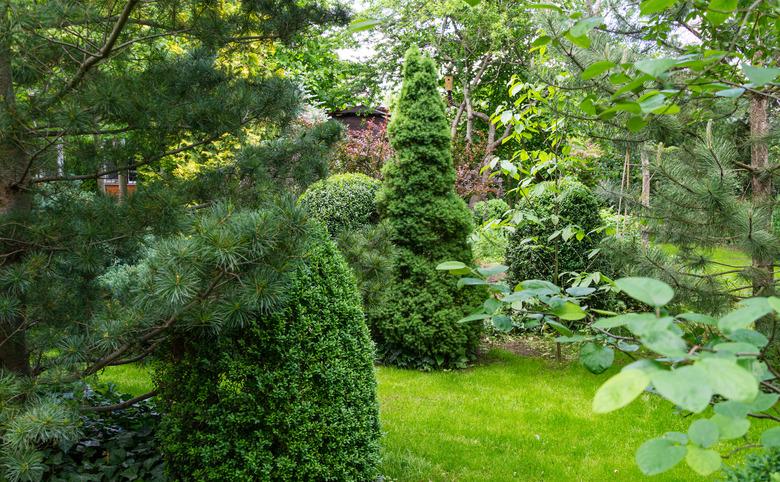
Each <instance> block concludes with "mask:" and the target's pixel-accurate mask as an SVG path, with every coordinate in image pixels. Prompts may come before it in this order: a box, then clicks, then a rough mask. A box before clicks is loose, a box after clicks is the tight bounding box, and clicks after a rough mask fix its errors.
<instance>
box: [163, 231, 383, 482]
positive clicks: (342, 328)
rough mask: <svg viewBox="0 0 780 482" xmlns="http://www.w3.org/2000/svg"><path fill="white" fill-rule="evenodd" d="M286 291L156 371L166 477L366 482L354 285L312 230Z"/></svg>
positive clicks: (368, 396) (368, 379)
mask: <svg viewBox="0 0 780 482" xmlns="http://www.w3.org/2000/svg"><path fill="white" fill-rule="evenodd" d="M287 293H288V295H289V296H288V298H287V301H286V302H285V303H284V304H283V305H282V306H281V308H278V309H275V310H273V312H270V313H267V314H265V315H261V316H258V317H257V318H256V319H253V320H251V321H248V322H247V323H246V324H245V325H244V326H243V327H242V328H240V329H238V330H236V331H235V332H234V333H232V334H223V336H220V337H219V338H215V337H209V336H205V337H203V338H200V339H197V338H196V339H190V340H187V343H184V347H185V348H182V349H180V350H176V349H175V347H174V349H173V353H174V356H173V357H172V359H171V360H170V361H169V362H167V363H164V364H163V366H162V367H161V369H160V370H159V371H158V372H157V373H156V377H155V380H156V384H157V386H158V387H159V389H160V395H161V397H160V398H161V400H162V402H161V409H162V411H163V413H164V418H163V423H162V424H161V426H160V430H159V432H160V440H161V444H162V449H163V453H164V455H165V457H166V461H167V466H168V471H169V475H170V476H172V478H174V479H177V480H220V481H221V480H340V481H341V480H344V481H353V480H354V481H364V480H373V479H375V478H376V476H377V464H378V461H379V437H380V432H379V419H378V404H377V399H376V380H375V378H374V368H373V357H374V350H373V344H372V343H371V340H370V338H369V334H368V330H367V329H366V325H365V323H364V321H363V313H362V311H361V308H360V300H359V298H358V293H357V290H356V288H355V281H354V279H353V277H352V275H351V274H350V273H349V271H348V268H347V266H346V263H345V262H344V260H343V258H342V257H341V255H340V254H339V252H338V250H337V249H336V246H335V245H334V244H333V242H332V241H330V240H329V239H327V237H326V235H325V233H324V232H322V233H320V234H319V235H317V236H315V237H314V241H312V242H311V243H310V245H309V246H308V247H307V248H306V254H305V259H304V261H303V262H302V263H301V264H300V265H299V267H298V269H297V270H296V272H295V274H294V275H293V276H292V277H291V280H290V282H289V286H288V289H287ZM177 352H178V353H177Z"/></svg>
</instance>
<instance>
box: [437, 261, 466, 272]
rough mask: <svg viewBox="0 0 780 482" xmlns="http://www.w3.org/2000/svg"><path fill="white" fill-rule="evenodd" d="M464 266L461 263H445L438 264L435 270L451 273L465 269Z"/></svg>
mask: <svg viewBox="0 0 780 482" xmlns="http://www.w3.org/2000/svg"><path fill="white" fill-rule="evenodd" d="M465 267H466V265H465V264H463V263H461V262H460V261H445V262H443V263H439V264H438V265H437V266H436V269H437V270H439V271H453V270H458V269H463V268H465Z"/></svg>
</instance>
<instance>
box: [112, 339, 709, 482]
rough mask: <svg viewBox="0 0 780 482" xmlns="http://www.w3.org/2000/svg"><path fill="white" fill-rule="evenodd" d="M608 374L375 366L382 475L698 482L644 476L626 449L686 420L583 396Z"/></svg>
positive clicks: (668, 409)
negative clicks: (607, 407)
mask: <svg viewBox="0 0 780 482" xmlns="http://www.w3.org/2000/svg"><path fill="white" fill-rule="evenodd" d="M614 372H615V369H613V370H612V371H610V372H608V373H605V374H602V375H598V376H596V375H592V374H590V373H588V372H587V371H586V370H585V369H584V368H582V367H581V366H579V365H578V364H577V363H565V364H559V363H557V362H555V361H552V360H545V359H538V358H525V357H519V356H516V355H513V354H510V353H508V352H506V351H503V350H492V351H491V352H490V353H489V354H488V356H487V357H486V359H485V360H484V361H483V363H481V364H480V365H479V366H476V367H474V368H470V369H468V370H462V371H451V372H436V373H423V372H418V371H410V370H399V369H394V368H387V367H380V368H378V369H377V377H378V379H379V398H380V403H381V417H382V430H383V432H384V437H383V441H382V446H383V465H382V473H383V474H384V476H385V480H396V481H505V480H510V481H511V480H518V481H528V482H534V481H550V482H562V481H588V482H590V481H595V482H601V481H608V480H609V481H637V480H648V481H649V480H652V481H697V480H706V479H704V478H702V477H698V476H696V475H695V474H693V473H692V472H691V471H690V470H688V469H687V468H686V467H685V464H684V463H682V464H681V466H680V467H677V468H675V469H674V470H672V471H670V472H668V473H666V474H662V475H659V476H655V477H652V478H647V477H644V476H643V475H641V474H640V472H639V471H638V469H637V468H636V465H635V463H634V452H635V451H636V448H637V447H639V445H641V444H642V443H643V442H644V441H645V440H647V439H649V438H652V437H656V436H659V435H661V434H663V433H664V432H666V431H672V430H677V431H682V432H685V431H686V430H687V426H688V424H689V423H690V421H691V420H690V419H687V420H686V419H683V418H681V417H679V416H677V415H675V413H674V409H673V407H672V406H671V405H670V404H668V403H666V402H664V401H663V400H661V399H660V398H658V397H655V396H652V395H650V394H643V395H641V396H640V398H639V399H638V400H637V401H635V402H634V403H632V404H631V405H629V406H628V407H626V408H623V409H621V410H619V411H617V412H614V413H613V414H610V415H595V414H593V412H592V411H591V400H592V399H593V394H594V393H595V392H596V389H597V388H598V387H599V385H600V384H601V383H602V382H603V381H604V380H606V379H607V378H608V377H609V376H610V375H611V374H613V373H614ZM102 379H103V380H105V381H109V380H110V381H112V382H114V383H115V384H116V385H117V387H118V388H119V389H120V390H122V391H126V392H129V393H132V394H140V393H144V392H145V391H148V390H150V389H151V382H150V380H149V375H148V371H147V369H146V368H144V367H137V366H135V367H122V368H119V367H112V368H110V369H108V370H106V371H105V372H104V373H103V375H102Z"/></svg>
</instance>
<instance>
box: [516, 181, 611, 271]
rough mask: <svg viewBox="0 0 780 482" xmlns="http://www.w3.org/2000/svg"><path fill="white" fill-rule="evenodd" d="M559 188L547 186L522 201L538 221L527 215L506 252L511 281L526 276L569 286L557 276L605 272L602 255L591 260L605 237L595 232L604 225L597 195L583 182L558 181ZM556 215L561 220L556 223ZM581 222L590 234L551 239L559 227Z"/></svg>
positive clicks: (523, 207)
mask: <svg viewBox="0 0 780 482" xmlns="http://www.w3.org/2000/svg"><path fill="white" fill-rule="evenodd" d="M559 188H560V189H558V190H556V189H555V188H554V185H552V184H546V185H545V186H543V189H537V190H535V191H534V192H532V193H531V194H529V195H528V196H527V197H526V198H524V199H523V201H521V202H520V203H519V204H518V206H517V208H518V209H520V210H521V211H525V212H528V213H531V214H533V215H534V216H535V217H536V218H538V221H536V220H531V219H528V217H526V220H524V221H523V222H522V223H520V224H519V225H518V226H517V228H516V230H515V233H514V234H513V235H512V237H511V239H510V242H509V247H508V248H507V252H506V262H507V265H508V266H509V272H508V277H509V278H508V279H509V281H510V283H512V284H513V285H514V284H517V283H519V282H521V281H524V280H528V279H540V280H547V281H551V282H553V283H556V284H561V283H563V284H565V281H566V280H559V279H558V277H559V276H560V275H561V274H563V273H565V272H569V271H576V272H582V271H589V272H590V271H604V269H602V268H603V266H600V265H599V263H602V262H603V257H600V256H597V257H594V258H588V255H589V254H590V253H591V251H592V250H593V249H595V248H596V247H598V245H599V243H600V242H601V240H602V238H603V234H602V233H601V232H593V230H594V229H597V228H598V227H600V226H601V225H602V221H601V216H600V214H599V209H600V208H601V205H600V202H599V199H598V197H597V196H596V195H595V194H594V193H593V192H592V191H591V190H590V189H588V188H587V187H586V186H585V185H583V184H580V183H579V182H575V181H565V182H562V183H560V186H559ZM556 217H557V220H558V222H557V223H556V222H555V219H556ZM569 225H577V226H579V227H580V228H581V229H582V230H584V232H585V233H590V234H587V235H586V236H585V237H584V238H583V239H581V240H578V239H576V237H575V236H572V237H571V238H569V239H568V240H564V239H563V236H557V237H555V238H554V239H549V238H550V236H552V235H553V233H555V232H556V231H557V230H560V229H563V228H565V227H566V226H569Z"/></svg>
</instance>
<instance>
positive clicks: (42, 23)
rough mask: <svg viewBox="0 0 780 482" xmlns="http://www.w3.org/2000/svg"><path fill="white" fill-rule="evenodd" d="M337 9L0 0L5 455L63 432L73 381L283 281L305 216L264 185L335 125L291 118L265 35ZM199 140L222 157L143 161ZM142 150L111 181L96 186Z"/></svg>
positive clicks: (229, 321)
mask: <svg viewBox="0 0 780 482" xmlns="http://www.w3.org/2000/svg"><path fill="white" fill-rule="evenodd" d="M347 19H348V12H347V10H346V9H345V8H344V7H342V6H340V5H339V4H336V3H330V2H325V1H322V2H321V1H316V0H312V1H286V0H257V1H254V0H247V1H228V2H217V3H214V2H202V1H198V0H194V1H178V0H173V1H145V2H141V1H139V0H125V1H120V2H103V1H85V2H76V3H74V2H60V1H50V2H30V1H26V0H2V1H0V213H1V214H2V218H1V219H0V238H1V239H0V305H2V308H0V311H1V312H2V314H1V315H0V366H1V367H2V368H3V374H4V375H3V376H2V377H0V384H2V387H3V388H2V392H3V394H4V395H3V396H2V397H3V401H2V404H3V410H4V414H3V417H2V419H3V421H2V422H1V423H0V436H2V439H3V443H4V447H5V448H7V449H8V450H7V451H6V454H5V455H7V457H9V458H7V459H4V467H6V469H7V470H9V471H12V470H16V471H17V475H18V471H19V470H21V469H23V468H24V469H25V470H29V471H31V472H35V471H36V470H39V469H40V464H37V463H33V462H36V459H35V456H34V454H35V449H36V447H40V446H41V445H42V444H48V443H57V442H58V441H61V440H65V439H69V438H72V437H74V436H76V435H77V433H78V424H77V423H76V420H77V418H76V417H75V413H77V412H76V411H74V410H72V409H76V410H78V409H82V410H91V409H92V408H90V407H84V406H79V405H80V401H79V396H78V394H79V393H81V392H83V388H84V387H83V386H82V385H80V384H79V383H81V381H90V380H91V377H92V376H93V375H95V374H96V373H98V372H99V371H100V370H101V369H103V368H105V367H107V366H112V365H117V364H123V363H132V362H134V361H137V360H141V359H143V358H144V357H147V356H153V355H155V354H156V353H157V352H158V351H159V350H170V349H174V348H172V347H175V346H176V344H173V345H172V344H171V343H170V336H169V335H170V334H171V333H173V332H176V333H177V334H178V335H177V336H179V337H180V336H181V334H182V333H183V332H186V331H187V330H203V329H207V330H210V331H211V332H212V333H214V332H216V333H219V332H220V331H221V330H224V329H234V328H236V327H240V326H242V324H243V322H244V320H245V319H246V318H245V317H246V316H250V315H252V314H255V315H256V314H257V313H265V312H267V311H268V310H271V309H273V307H274V306H277V305H278V303H280V302H281V301H282V300H283V298H284V296H283V295H284V289H283V287H284V286H285V280H286V279H287V276H288V275H289V274H290V273H292V272H293V270H294V269H295V266H296V263H295V259H297V258H298V257H300V253H299V252H298V251H297V247H298V246H300V244H299V243H298V241H304V240H305V238H306V236H304V234H305V232H306V230H305V225H306V222H305V219H304V216H303V214H302V213H301V212H300V211H299V210H298V208H297V207H295V206H294V204H292V203H290V202H288V201H286V200H284V199H279V198H280V195H277V194H278V193H279V191H280V187H281V188H294V189H300V187H301V186H303V185H305V184H306V183H308V182H311V181H312V180H314V179H316V178H317V177H321V176H322V175H323V174H325V173H326V171H327V164H326V160H325V156H324V155H323V153H324V152H325V151H326V150H327V148H328V146H329V145H331V144H332V143H333V142H334V141H335V140H336V139H337V138H338V134H339V132H340V129H339V128H338V127H337V126H336V125H334V124H331V123H326V124H320V125H316V126H313V127H312V128H306V127H305V126H303V127H302V126H300V125H296V123H294V122H293V120H295V119H296V117H297V116H298V114H299V112H300V109H299V103H300V99H301V93H300V91H299V89H298V87H297V86H296V85H295V82H294V81H293V80H291V79H289V78H284V76H283V75H280V73H283V69H281V67H283V65H282V64H283V59H281V58H276V57H274V55H275V52H276V51H277V50H278V48H279V47H280V46H282V45H288V46H292V45H295V44H296V43H298V42H301V41H304V40H306V38H307V36H308V35H310V33H311V32H310V29H311V28H314V27H315V26H316V27H317V28H322V26H327V25H341V24H344V23H345V22H346V20H347ZM248 134H251V135H248ZM249 140H253V141H255V142H254V144H253V145H246V144H247V141H249ZM215 143H224V144H222V145H230V146H231V149H230V153H231V156H230V157H231V158H230V159H229V162H225V163H218V164H217V165H216V166H214V167H213V168H211V169H207V170H205V171H203V172H201V173H200V174H199V175H197V176H190V177H188V178H187V179H184V180H182V179H180V178H177V177H176V176H170V175H168V173H167V172H166V170H165V169H162V170H160V166H161V162H162V161H164V160H165V161H168V160H170V159H172V158H174V157H175V156H182V155H185V154H192V153H199V155H202V156H205V157H209V156H211V155H213V151H210V150H209V148H210V146H212V145H214V144H215ZM233 145H237V146H242V145H243V146H244V147H243V148H236V149H233V148H232V146H233ZM141 168H143V169H146V173H147V177H146V181H145V182H144V183H141V184H142V185H140V186H139V189H138V191H137V192H136V193H135V194H134V195H133V196H131V197H129V198H120V199H115V198H112V197H109V196H105V195H102V194H100V193H98V192H97V190H96V188H95V183H94V181H95V180H96V179H98V178H100V177H101V176H104V175H108V174H113V173H120V174H121V173H125V174H126V173H127V172H128V170H135V169H141ZM151 172H155V176H149V175H148V174H149V173H151ZM152 177H154V178H155V179H152ZM212 205H216V207H211V206H212ZM238 207H241V208H249V209H252V208H255V209H257V208H260V209H257V210H256V211H252V212H250V213H247V212H246V210H241V209H238ZM206 214H207V215H206ZM231 226H232V227H231ZM198 239H200V240H201V241H202V242H198V241H197V240H198ZM295 240H297V241H295ZM66 392H70V393H75V394H76V399H75V400H73V397H70V401H69V402H67V403H66V402H63V399H62V398H59V397H58V395H57V394H61V393H66ZM150 395H151V394H149V395H147V396H150ZM109 408H110V407H109ZM103 409H105V407H104V408H103ZM30 454H33V455H30ZM9 473H10V472H9ZM33 475H34V474H33ZM27 476H29V477H32V475H30V473H28V474H27V475H25V477H27Z"/></svg>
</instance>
